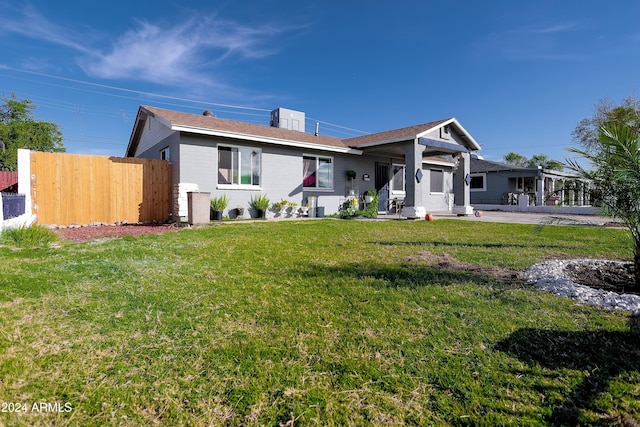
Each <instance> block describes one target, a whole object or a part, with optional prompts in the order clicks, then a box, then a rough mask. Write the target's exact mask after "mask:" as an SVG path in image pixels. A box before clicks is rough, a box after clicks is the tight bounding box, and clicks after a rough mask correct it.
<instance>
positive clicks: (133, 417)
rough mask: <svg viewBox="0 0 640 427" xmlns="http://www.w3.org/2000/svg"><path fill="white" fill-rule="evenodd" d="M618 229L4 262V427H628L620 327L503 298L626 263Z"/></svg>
mask: <svg viewBox="0 0 640 427" xmlns="http://www.w3.org/2000/svg"><path fill="white" fill-rule="evenodd" d="M628 239H629V238H628V233H627V232H626V231H624V230H618V229H595V228H584V227H556V226H549V227H545V228H544V229H543V230H542V231H541V232H538V233H536V232H535V226H528V225H517V224H493V223H474V222H467V221H455V220H440V221H436V222H432V223H431V222H425V221H419V222H410V221H386V222H374V221H339V220H323V221H282V222H276V223H273V222H254V223H248V222H245V223H240V224H234V223H225V224H223V225H219V226H216V227H208V228H201V229H189V230H182V231H180V232H177V233H167V234H164V235H148V236H140V237H136V238H132V237H128V238H120V239H112V240H100V241H96V242H89V243H84V244H71V243H64V242H63V243H62V244H61V245H58V247H55V248H54V247H51V248H49V247H47V248H34V249H23V250H20V251H14V250H12V248H11V247H10V245H7V246H5V247H0V252H1V254H2V256H3V263H2V264H0V331H2V333H1V334H0V402H17V403H26V404H28V406H29V409H30V408H31V405H32V404H33V403H34V402H45V403H55V402H58V403H59V404H60V406H62V407H64V406H63V405H64V404H65V403H70V405H71V406H72V410H71V411H70V412H60V413H58V412H48V413H36V412H33V411H27V412H26V413H21V414H16V413H7V412H0V424H2V423H5V424H7V425H16V426H27V425H29V426H30V425H82V426H92V425H119V426H121V425H125V426H127V425H131V426H137V425H153V424H162V425H191V426H205V425H220V424H224V425H294V424H295V425H372V424H373V425H406V424H409V425H443V426H444V425H518V426H519V425H541V426H542V425H549V424H558V425H561V424H565V425H576V424H581V425H601V424H608V423H614V422H618V423H620V425H625V423H627V424H626V425H634V424H632V423H633V420H634V419H635V420H637V419H639V418H640V403H639V402H640V369H639V368H638V364H637V361H638V356H640V335H638V334H634V333H632V332H630V330H629V324H628V322H629V318H628V317H627V316H626V315H625V314H622V313H610V312H605V311H603V310H599V309H596V308H590V307H583V306H578V305H576V304H574V303H573V302H572V301H570V300H568V299H563V298H559V297H555V296H553V295H551V294H548V293H544V292H541V291H538V290H535V289H533V288H532V287H530V286H527V285H526V284H523V283H520V282H519V281H517V280H514V279H509V278H507V279H504V278H497V277H493V276H491V275H489V274H484V273H480V272H478V273H474V272H470V271H468V270H456V269H447V268H438V267H437V265H434V264H433V263H431V262H430V259H432V258H434V257H436V256H440V255H442V254H446V256H448V257H450V258H453V259H455V260H458V261H460V262H464V263H469V264H474V265H479V266H491V267H497V268H503V269H511V270H521V269H524V268H525V267H527V266H529V265H530V264H532V263H535V262H537V261H541V260H544V259H549V258H575V257H585V256H592V257H601V258H616V259H617V258H624V259H628V257H629V256H630V251H629V250H628V249H627V247H628V244H629V240H628Z"/></svg>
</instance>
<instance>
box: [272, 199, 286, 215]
mask: <svg viewBox="0 0 640 427" xmlns="http://www.w3.org/2000/svg"><path fill="white" fill-rule="evenodd" d="M288 206H289V201H288V200H285V199H280V201H279V202H275V203H274V204H273V205H271V207H272V208H273V210H274V211H276V212H280V213H283V214H284V213H285V212H286V210H287V207H288Z"/></svg>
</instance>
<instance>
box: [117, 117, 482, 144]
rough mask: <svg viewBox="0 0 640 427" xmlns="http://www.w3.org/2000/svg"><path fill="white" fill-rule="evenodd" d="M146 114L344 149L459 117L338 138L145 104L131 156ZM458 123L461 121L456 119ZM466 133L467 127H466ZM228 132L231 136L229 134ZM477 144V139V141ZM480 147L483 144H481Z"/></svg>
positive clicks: (404, 136)
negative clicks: (353, 136)
mask: <svg viewBox="0 0 640 427" xmlns="http://www.w3.org/2000/svg"><path fill="white" fill-rule="evenodd" d="M146 115H149V116H152V117H156V118H158V119H159V120H160V121H164V122H166V123H167V125H168V126H169V127H171V128H174V129H175V128H178V129H179V130H180V131H183V132H193V133H204V134H210V135H216V134H217V135H221V136H228V137H243V136H244V137H247V138H248V139H252V138H262V139H266V140H267V141H268V140H273V142H275V143H278V142H291V143H302V144H313V145H318V146H320V147H323V146H324V147H332V148H334V149H335V148H338V149H340V150H352V149H359V148H360V147H364V146H368V145H379V144H385V143H391V142H399V141H407V140H413V139H414V138H416V137H417V136H418V135H420V134H422V133H424V132H427V131H429V130H431V129H434V128H436V127H438V126H440V125H442V124H443V123H445V122H451V121H453V122H455V119H443V120H437V121H433V122H429V123H423V124H420V125H415V126H408V127H404V128H400V129H394V130H389V131H385V132H378V133H373V134H369V135H363V136H358V137H355V138H347V139H341V138H335V137H332V136H324V135H314V134H313V133H306V132H299V131H295V130H288V129H282V128H277V127H271V126H264V125H257V124H252V123H245V122H240V121H236V120H228V119H220V118H217V117H211V116H205V115H200V114H191V113H183V112H180V111H173V110H165V109H163V108H157V107H149V106H141V107H140V109H139V110H138V118H137V119H136V126H134V129H133V132H132V134H131V137H130V140H129V145H128V147H127V153H126V155H127V156H134V155H135V152H136V150H137V145H138V143H139V137H140V132H141V130H142V128H141V126H142V125H143V124H144V120H145V117H146ZM455 123H457V122H455ZM462 131H463V132H465V133H466V131H464V129H462ZM226 134H228V135H226ZM473 143H475V141H473ZM478 147H479V146H478Z"/></svg>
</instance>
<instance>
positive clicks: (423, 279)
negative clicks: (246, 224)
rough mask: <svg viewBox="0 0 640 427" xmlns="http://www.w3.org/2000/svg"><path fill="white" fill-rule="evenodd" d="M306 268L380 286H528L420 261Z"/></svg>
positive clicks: (511, 279) (326, 275) (316, 274)
mask: <svg viewBox="0 0 640 427" xmlns="http://www.w3.org/2000/svg"><path fill="white" fill-rule="evenodd" d="M307 268H308V270H306V271H305V272H303V273H302V274H303V275H304V276H305V277H322V278H323V279H329V280H331V279H338V278H354V279H358V280H364V281H365V282H366V284H367V285H369V286H372V287H377V288H400V287H403V288H419V287H425V286H448V285H451V284H456V283H465V282H473V283H475V284H477V285H480V286H485V285H486V286H491V287H495V286H496V285H497V286H498V287H500V288H507V287H511V288H512V287H514V286H522V287H524V286H527V285H526V283H525V282H524V281H522V280H520V279H518V278H517V277H515V276H513V277H512V276H508V275H507V277H499V276H496V275H493V274H491V273H490V272H483V271H469V270H465V269H464V268H448V267H442V266H438V265H428V264H420V263H406V264H399V265H398V264H394V265H384V264H378V263H373V262H368V263H354V264H342V265H334V266H327V265H315V264H314V265H311V266H308V267H307ZM298 273H300V272H299V271H298Z"/></svg>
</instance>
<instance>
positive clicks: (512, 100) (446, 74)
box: [0, 0, 640, 160]
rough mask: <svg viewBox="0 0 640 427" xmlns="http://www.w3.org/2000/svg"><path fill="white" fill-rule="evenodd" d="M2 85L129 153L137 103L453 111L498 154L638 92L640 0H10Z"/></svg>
mask: <svg viewBox="0 0 640 427" xmlns="http://www.w3.org/2000/svg"><path fill="white" fill-rule="evenodd" d="M0 11H1V13H0V92H1V93H3V94H5V95H7V96H8V95H9V94H10V93H11V92H15V94H16V95H17V96H18V97H19V98H29V99H32V100H33V102H34V103H35V105H36V106H37V107H38V108H37V110H36V117H37V118H39V119H43V120H48V121H54V122H56V123H58V124H59V125H60V126H61V128H62V131H63V134H64V136H65V141H64V144H65V146H66V148H67V151H68V152H71V153H84V154H104V155H116V156H122V155H124V152H125V148H126V144H127V142H128V140H129V136H130V133H131V128H132V125H133V121H134V119H135V114H136V111H137V108H138V106H139V105H141V104H143V105H152V106H157V107H162V108H170V109H176V110H181V111H186V112H193V113H197V114H200V113H201V112H202V111H203V110H204V109H210V110H212V111H213V112H214V113H215V114H216V116H218V117H223V118H229V119H234V120H243V121H250V122H253V123H261V124H265V125H266V124H268V121H269V111H270V110H272V109H274V108H277V107H285V108H291V109H296V110H300V111H304V112H305V113H306V115H307V128H308V130H310V131H312V130H313V126H314V123H315V121H320V132H321V133H324V134H329V135H332V136H338V137H349V136H357V135H360V134H361V133H359V132H367V133H369V132H377V131H383V130H389V129H395V128H399V127H404V126H409V125H414V124H419V123H424V122H429V121H432V120H438V119H442V118H447V117H456V118H457V119H458V120H459V121H460V123H462V125H463V126H464V127H465V128H466V129H467V130H468V131H469V132H470V133H471V135H473V137H474V138H475V139H476V140H477V141H478V143H479V144H480V145H481V146H482V148H483V149H482V151H481V152H480V154H481V155H483V156H484V157H485V158H487V159H492V160H500V159H501V158H502V155H504V154H506V153H508V152H510V151H515V152H518V153H520V154H523V155H525V156H528V157H530V156H531V155H534V154H539V153H544V154H547V155H548V156H550V157H552V158H555V159H558V160H564V159H565V158H567V157H568V156H569V153H567V152H566V151H565V147H568V146H571V145H572V142H571V131H572V130H573V129H574V127H575V126H576V124H577V123H578V122H579V121H580V120H581V119H582V118H585V117H589V116H591V115H592V113H593V106H594V104H595V103H596V102H597V101H598V100H599V99H601V98H605V97H608V98H610V99H611V100H612V101H613V102H620V101H621V100H622V99H623V98H625V97H627V96H630V95H631V96H635V97H639V96H640V94H639V93H638V91H639V90H640V87H639V86H640V72H639V70H640V26H639V25H638V23H637V18H638V17H639V16H640V2H637V1H635V0H627V1H618V0H612V1H610V2H606V3H605V2H603V1H595V0H593V1H591V0H580V1H574V0H564V1H547V0H541V1H536V2H524V1H513V0H509V1H491V0H487V1H484V2H479V1H448V2H444V1H428V0H420V1H413V0H407V1H398V2H388V1H374V0H368V1H350V2H349V1H333V0H328V1H321V2H300V1H290V0H279V1H272V0H260V1H237V0H236V1H233V0H226V1H225V0H219V1H202V0H201V1H198V2H194V1H189V0H181V1H180V2H178V1H166V0H154V1H146V0H135V1H127V2H124V1H120V0H113V1H108V2H85V1H75V0H70V1H64V2H51V1H45V0H32V1H29V0H27V1H26V2H24V3H23V2H15V1H11V2H9V1H5V0H0Z"/></svg>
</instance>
